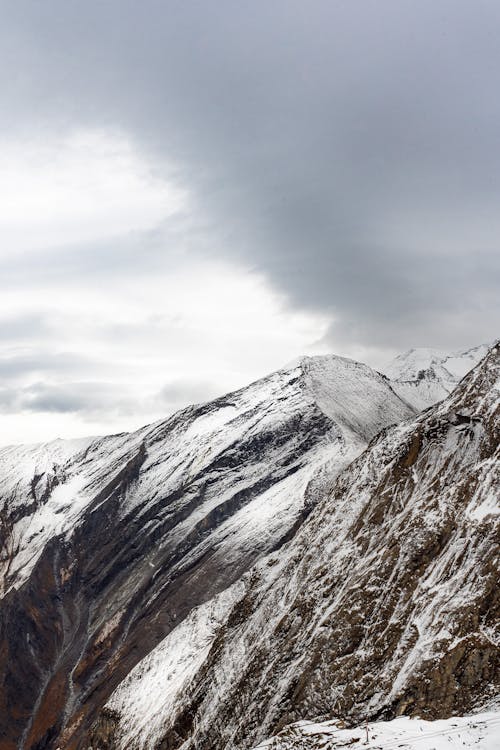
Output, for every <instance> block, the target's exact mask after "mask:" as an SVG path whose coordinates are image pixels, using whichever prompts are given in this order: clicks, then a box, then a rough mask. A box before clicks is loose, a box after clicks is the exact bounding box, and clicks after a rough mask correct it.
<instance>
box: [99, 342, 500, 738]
mask: <svg viewBox="0 0 500 750" xmlns="http://www.w3.org/2000/svg"><path fill="white" fill-rule="evenodd" d="M499 391H500V346H499V345H498V344H497V345H495V346H493V347H492V348H491V350H490V351H489V352H488V354H487V355H486V357H485V358H484V359H483V360H482V361H481V363H480V364H479V365H478V366H477V367H476V368H475V369H474V370H473V371H472V372H470V373H469V374H468V375H467V376H466V377H465V378H464V379H463V380H462V381H461V382H460V384H459V385H458V386H457V387H456V388H455V390H454V391H453V392H452V394H451V395H450V396H448V398H446V399H445V400H444V401H442V402H441V403H439V404H437V405H435V406H434V407H432V408H430V409H427V410H426V411H425V412H424V413H422V414H421V415H420V416H418V417H416V418H413V419H410V420H406V421H403V422H401V423H399V424H398V425H396V426H394V427H391V428H385V429H384V430H382V432H381V433H380V434H379V435H378V436H377V437H375V438H374V439H373V440H372V442H371V443H370V445H369V446H368V448H367V449H366V450H365V451H364V452H363V453H362V454H361V455H360V456H359V457H358V458H356V459H355V460H354V461H353V462H352V463H351V464H350V465H349V466H347V467H346V468H345V469H344V470H343V471H342V472H340V473H337V474H335V472H332V474H331V475H329V473H328V471H326V472H324V474H323V477H322V482H321V484H320V485H319V486H318V487H317V492H318V495H319V498H318V502H317V504H316V506H315V508H314V509H313V510H312V512H311V513H310V515H309V517H308V518H307V519H306V520H305V521H304V523H303V524H302V526H301V528H300V529H299V530H298V532H297V533H296V535H295V537H294V538H293V539H292V540H291V541H290V542H289V544H287V545H286V546H285V547H283V548H282V549H281V550H279V551H277V552H273V553H271V554H270V555H267V556H266V557H265V558H263V559H261V560H260V561H259V562H257V563H256V565H255V566H254V567H253V569H252V570H251V571H249V572H248V573H246V574H245V575H244V576H243V577H241V578H240V579H239V580H238V581H237V582H236V583H235V584H234V585H233V586H232V587H230V588H229V589H227V590H226V591H225V592H224V593H223V594H220V595H219V596H218V597H216V598H215V599H213V600H212V601H211V602H207V603H205V604H203V605H202V606H200V607H198V608H196V609H193V610H192V611H191V613H190V615H189V619H188V620H185V621H184V622H183V623H182V624H181V625H180V626H179V627H177V628H176V629H175V630H174V631H173V632H172V633H171V634H170V635H169V636H168V637H167V638H166V640H164V641H163V642H162V643H160V644H159V645H158V646H157V648H156V649H154V650H152V651H151V652H150V653H149V654H148V656H147V657H146V659H144V660H143V661H142V662H140V663H138V665H137V666H136V667H135V669H134V670H132V671H131V672H130V673H129V675H128V676H127V678H126V679H125V680H124V681H123V682H122V684H121V685H120V686H119V687H118V689H117V690H116V691H115V692H114V694H113V695H112V697H111V699H110V700H109V701H108V703H107V706H106V707H105V708H104V709H103V710H102V712H101V714H100V717H99V719H98V721H97V722H96V724H95V725H94V727H93V729H92V731H91V733H90V734H89V735H88V742H89V744H92V745H93V746H97V747H101V748H120V749H122V748H128V749H130V750H135V749H136V748H140V749H141V750H150V749H152V748H160V747H161V748H168V749H169V750H174V749H175V748H179V750H180V748H182V750H195V748H203V749H204V750H230V749H231V750H243V749H245V750H246V749H247V748H251V747H254V746H255V745H256V744H257V743H258V742H260V741H262V740H264V739H265V738H266V737H270V736H271V735H272V734H274V733H276V732H279V731H280V730H281V729H283V728H284V727H285V726H287V725H289V724H290V723H291V722H294V721H297V720H298V719H301V718H303V717H311V718H312V717H314V718H315V719H317V720H328V719H330V718H331V717H332V716H342V717H343V718H344V719H346V720H348V721H350V722H352V723H353V724H356V723H359V722H361V721H364V720H365V719H369V720H374V719H378V720H380V719H390V718H393V717H396V716H399V715H402V714H405V715H409V716H421V717H424V718H426V719H439V718H446V717H449V716H451V715H456V714H464V713H467V712H470V711H475V710H478V709H480V708H481V707H482V706H484V705H487V704H488V703H489V702H490V701H491V699H492V697H494V696H495V695H498V689H499V684H500V668H499V667H500V662H499V648H498V646H499V630H498V626H499V622H500V594H499V587H498V559H499V558H498V555H499V539H500V523H499V515H498V512H499V504H498V498H499V496H500V447H499V444H500V420H499V402H500V399H499ZM286 746H287V745H285V747H286ZM278 747H279V745H278ZM291 747H294V745H292V746H291Z"/></svg>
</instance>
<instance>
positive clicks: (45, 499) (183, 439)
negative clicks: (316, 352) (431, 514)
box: [0, 357, 412, 750]
mask: <svg viewBox="0 0 500 750" xmlns="http://www.w3.org/2000/svg"><path fill="white" fill-rule="evenodd" d="M411 414H412V409H411V408H410V407H409V406H408V405H407V404H406V403H405V402H403V401H402V400H401V399H400V398H399V397H398V396H397V395H396V394H395V393H394V392H393V390H392V389H391V387H390V385H389V384H388V382H387V380H386V379H385V378H383V377H382V376H380V375H379V374H378V373H375V372H374V371H372V370H370V368H368V367H366V366H364V365H359V364H357V363H354V362H351V361H350V360H343V359H341V358H336V357H328V358H319V359H312V360H303V361H301V362H300V363H299V364H298V365H297V366H295V367H292V368H289V369H286V370H282V371H280V372H278V373H275V374H274V375H271V376H269V377H268V378H265V379H264V380H262V381H259V382H258V383H255V384H253V385H251V386H249V387H248V388H246V389H242V390H241V391H238V392H236V393H233V394H230V395H228V396H227V397H224V398H221V399H218V400H216V401H214V402H212V403H209V404H204V405H201V406H198V407H191V408H188V409H185V410H183V411H182V412H179V413H178V414H176V415H174V416H173V417H171V418H170V419H168V420H166V421H164V422H160V423H158V424H155V425H153V426H150V427H146V428H144V429H142V430H139V431H137V432H136V433H133V434H130V435H117V436H111V437H108V438H101V439H97V440H93V441H83V442H82V443H80V444H76V443H71V445H67V446H64V445H63V446H61V445H60V444H57V445H55V444H54V445H53V446H42V447H41V448H20V449H13V448H10V449H4V450H3V451H0V535H1V536H0V542H1V549H2V552H1V556H0V566H1V567H0V575H1V577H0V581H1V589H0V590H1V592H2V594H3V599H2V600H1V601H0V686H1V687H0V738H1V740H0V747H1V750H44V749H47V750H48V749H49V748H56V747H59V748H61V749H62V748H64V749H66V748H68V749H71V748H77V747H84V746H86V745H85V743H86V736H87V731H88V729H89V727H90V725H91V724H92V722H93V720H94V719H95V717H96V715H97V712H98V710H99V709H100V708H101V707H102V706H103V705H104V704H105V702H106V700H107V698H108V697H109V696H110V694H111V693H112V691H113V690H114V688H115V687H116V686H117V685H118V684H119V683H120V682H121V681H122V680H123V678H124V677H125V676H126V675H127V674H128V673H129V672H130V670H131V669H132V668H133V667H134V666H135V665H136V664H137V663H138V662H140V660H141V659H142V658H143V657H144V656H145V655H147V654H148V653H149V652H150V651H151V650H152V649H153V648H154V647H155V646H156V645H157V644H158V643H161V642H162V641H163V639H164V638H165V636H167V635H168V634H169V633H170V632H171V631H173V633H175V632H177V631H178V628H177V627H176V626H178V625H179V623H182V621H183V620H184V619H185V618H186V617H187V616H188V615H189V614H190V612H191V611H192V610H193V608H194V607H197V606H198V605H203V604H204V603H209V602H210V601H211V600H212V599H213V597H214V596H216V595H217V594H219V592H224V591H225V590H226V589H227V588H228V586H230V585H231V584H233V583H235V582H237V581H238V580H239V579H240V578H241V576H242V574H244V573H245V571H247V570H248V569H249V568H251V566H252V565H253V564H254V563H255V562H256V561H257V560H258V559H259V558H260V557H262V556H264V555H266V554H268V553H270V552H272V551H273V550H277V549H279V548H280V547H281V546H282V545H283V543H284V542H286V541H287V540H289V539H290V538H291V537H293V535H294V533H295V532H296V530H297V528H298V527H299V526H300V524H301V523H302V521H303V519H304V518H305V517H306V516H307V515H308V513H309V512H310V511H311V509H312V508H313V507H314V505H315V503H316V502H317V499H318V498H319V497H320V496H322V494H323V490H322V486H323V484H322V483H323V477H324V476H332V475H335V474H336V473H337V472H338V471H339V470H340V469H341V468H343V467H344V466H345V465H347V464H348V463H349V462H350V461H351V460H352V459H353V457H355V456H356V455H358V454H359V453H360V452H361V451H362V450H363V448H364V447H365V445H366V442H367V441H368V440H369V439H371V438H372V437H373V436H374V435H375V434H376V433H377V432H378V431H379V429H380V428H381V427H383V426H385V425H389V424H392V423H395V422H398V421H400V420H401V419H404V418H407V417H408V416H410V415H411ZM237 585H238V584H237ZM233 591H234V590H233ZM243 594H244V596H245V597H246V596H247V593H246V592H245V591H244V590H243V589H242V590H241V591H240V590H239V589H237V592H236V594H235V596H236V599H237V600H240V599H241V597H242V595H243ZM231 595H232V594H231ZM221 596H222V597H224V594H221ZM219 601H221V600H220V599H217V602H219ZM209 606H210V605H209ZM233 606H234V602H231V606H227V607H226V610H227V614H228V615H229V616H230V618H231V621H232V622H234V620H235V614H234V613H233V612H232V607H233ZM239 611H240V613H241V612H242V611H243V610H241V609H240V610H239ZM223 621H224V617H222V616H221V619H220V622H219V625H220V624H221V623H222V622H223ZM213 633H214V637H215V634H216V633H217V637H218V631H217V628H215V629H214V630H213ZM207 643H209V641H207ZM221 646H222V643H221ZM208 650H210V646H208ZM208 650H207V654H206V656H208ZM194 663H195V664H197V663H198V662H196V660H195V661H194ZM115 722H116V714H115V713H113V711H112V710H111V709H107V710H106V711H105V712H104V714H102V715H101V720H100V724H99V743H100V744H101V745H102V747H106V746H111V744H112V742H113V741H114V740H113V736H114V727H115ZM184 723H185V725H186V726H188V724H189V720H188V719H187V718H186V719H184Z"/></svg>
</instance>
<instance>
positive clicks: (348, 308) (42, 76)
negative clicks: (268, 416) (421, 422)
mask: <svg viewBox="0 0 500 750" xmlns="http://www.w3.org/2000/svg"><path fill="white" fill-rule="evenodd" d="M0 9H1V17H0V21H1V22H0V91H1V92H2V95H1V97H0V278H1V282H2V284H1V292H2V293H1V296H0V375H1V380H0V420H1V421H0V424H1V425H2V431H1V442H2V443H6V442H14V441H16V442H17V441H25V442H28V441H32V440H40V439H50V438H53V437H55V436H57V435H60V436H72V435H83V434H89V433H90V434H93V433H100V432H111V431H118V430H122V429H129V428H134V427H137V426H139V425H141V424H143V423H146V422H148V421H151V420H153V419H155V418H159V417H161V416H163V415H166V414H168V413H170V412H172V411H173V410H174V409H176V408H178V407H180V406H182V405H185V404H187V403H190V402H195V401H200V400H205V399H207V398H210V397H212V396H214V395H218V394H220V393H223V392H225V391H227V390H229V389H230V388H233V387H236V386H240V385H243V384H245V383H246V382H249V381H250V380H252V379H255V378H257V377H259V376H261V375H263V374H265V373H267V372H269V371H271V370H273V369H277V368H278V367H280V366H281V365H283V364H285V363H286V362H287V361H288V360H291V359H292V358H294V357H296V356H298V355H300V354H312V353H324V352H328V351H331V352H336V353H339V354H343V355H346V356H352V357H355V358H358V359H362V360H365V361H368V362H369V363H371V364H374V365H375V366H381V365H382V363H383V362H384V360H386V359H388V358H390V357H391V356H392V355H393V354H395V353H397V352H398V351H401V350H405V349H408V348H410V347H414V346H432V347H437V348H443V349H456V348H462V347H467V346H471V345H474V344H476V343H481V342H484V341H489V340H491V339H493V338H495V337H497V336H498V321H499V319H500V315H499V312H500V310H499V308H500V283H499V277H500V252H499V245H500V210H499V209H500V96H499V88H500V42H499V40H500V3H499V2H498V0H491V1H488V0H474V2H472V1H471V0H450V1H449V2H447V1H444V0H345V2H344V1H341V0H321V1H319V0H307V1H306V0H245V1H243V0H202V1H198V2H196V1H195V0H178V1H174V0H158V2H155V0H140V2H139V0H134V1H132V0H108V1H106V0H102V2H99V1H98V0H86V1H85V2H82V0H74V1H73V0H46V1H45V2H40V0H33V1H32V2H27V1H25V0H15V1H14V0H0Z"/></svg>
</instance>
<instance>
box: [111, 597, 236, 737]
mask: <svg viewBox="0 0 500 750" xmlns="http://www.w3.org/2000/svg"><path fill="white" fill-rule="evenodd" d="M242 593H243V586H242V584H241V583H237V584H235V585H234V586H231V587H230V588H228V589H226V590H225V591H224V592H223V593H222V594H220V595H219V596H217V597H215V598H214V599H212V600H211V601H209V602H207V603H206V604H202V605H201V606H199V607H197V608H196V609H194V610H193V611H192V612H191V614H190V615H189V616H188V617H187V618H186V619H185V620H184V621H183V622H182V623H181V624H180V625H179V626H178V627H177V628H176V629H175V630H174V631H173V632H172V633H170V635H169V636H167V638H165V639H164V640H163V641H162V642H161V643H160V644H159V645H158V646H157V647H156V648H155V649H154V650H153V651H151V653H150V654H148V656H146V658H145V659H143V660H142V661H141V662H140V663H139V664H138V665H137V666H136V667H135V668H134V669H133V670H132V671H131V672H130V673H129V675H128V676H127V677H126V678H125V680H124V681H123V682H122V683H121V684H120V686H119V687H118V689H117V690H116V691H115V692H114V693H113V696H112V698H111V700H110V701H108V703H107V708H108V709H111V710H112V711H117V712H118V713H119V714H120V716H121V717H122V719H121V721H120V731H119V734H118V736H117V745H118V748H119V750H129V749H130V750H132V749H133V748H138V750H155V748H156V747H157V746H158V743H159V742H160V741H161V739H162V736H163V735H164V733H165V731H166V730H167V729H168V726H169V720H170V719H172V718H173V717H174V715H175V713H174V711H175V707H176V705H177V704H178V703H179V701H180V699H181V696H182V693H183V692H184V691H185V690H186V689H188V687H189V684H190V681H191V679H192V678H193V676H194V675H195V674H196V672H197V670H198V669H199V668H200V667H201V665H202V664H203V661H204V660H205V658H206V656H207V654H208V652H209V650H210V648H211V646H212V644H213V642H214V640H215V637H216V635H217V633H218V631H219V628H220V627H222V625H223V624H224V622H225V620H226V618H227V615H228V614H229V612H230V610H231V608H232V607H233V605H234V604H235V602H237V601H238V599H239V597H240V596H241V595H242Z"/></svg>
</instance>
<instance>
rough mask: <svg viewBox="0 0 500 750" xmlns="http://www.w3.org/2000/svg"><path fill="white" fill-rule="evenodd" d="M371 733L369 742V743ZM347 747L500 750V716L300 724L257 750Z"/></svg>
mask: <svg viewBox="0 0 500 750" xmlns="http://www.w3.org/2000/svg"><path fill="white" fill-rule="evenodd" d="M367 732H368V740H367ZM347 746H354V747H363V748H367V750H393V748H394V750H396V749H397V748H403V749H404V750H464V748H465V749H466V748H474V749H475V750H498V748H499V747H500V713H499V712H488V713H480V714H475V715H473V716H460V717H459V716H453V717H451V718H450V719H443V720H439V721H424V720H423V719H409V718H408V717H400V718H398V719H393V720H392V721H378V722H370V723H368V724H367V725H365V724H363V725H360V726H358V727H355V728H353V729H345V728H343V727H342V722H340V721H338V720H331V721H327V722H322V723H315V722H312V721H299V722H296V723H295V724H291V725H290V726H288V727H286V729H284V730H283V731H282V732H280V734H279V735H278V736H277V737H274V738H270V739H268V740H265V741H264V742H261V743H260V744H259V745H257V746H256V747H255V748H254V750H316V749H317V750H319V748H321V750H336V748H344V747H347Z"/></svg>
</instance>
